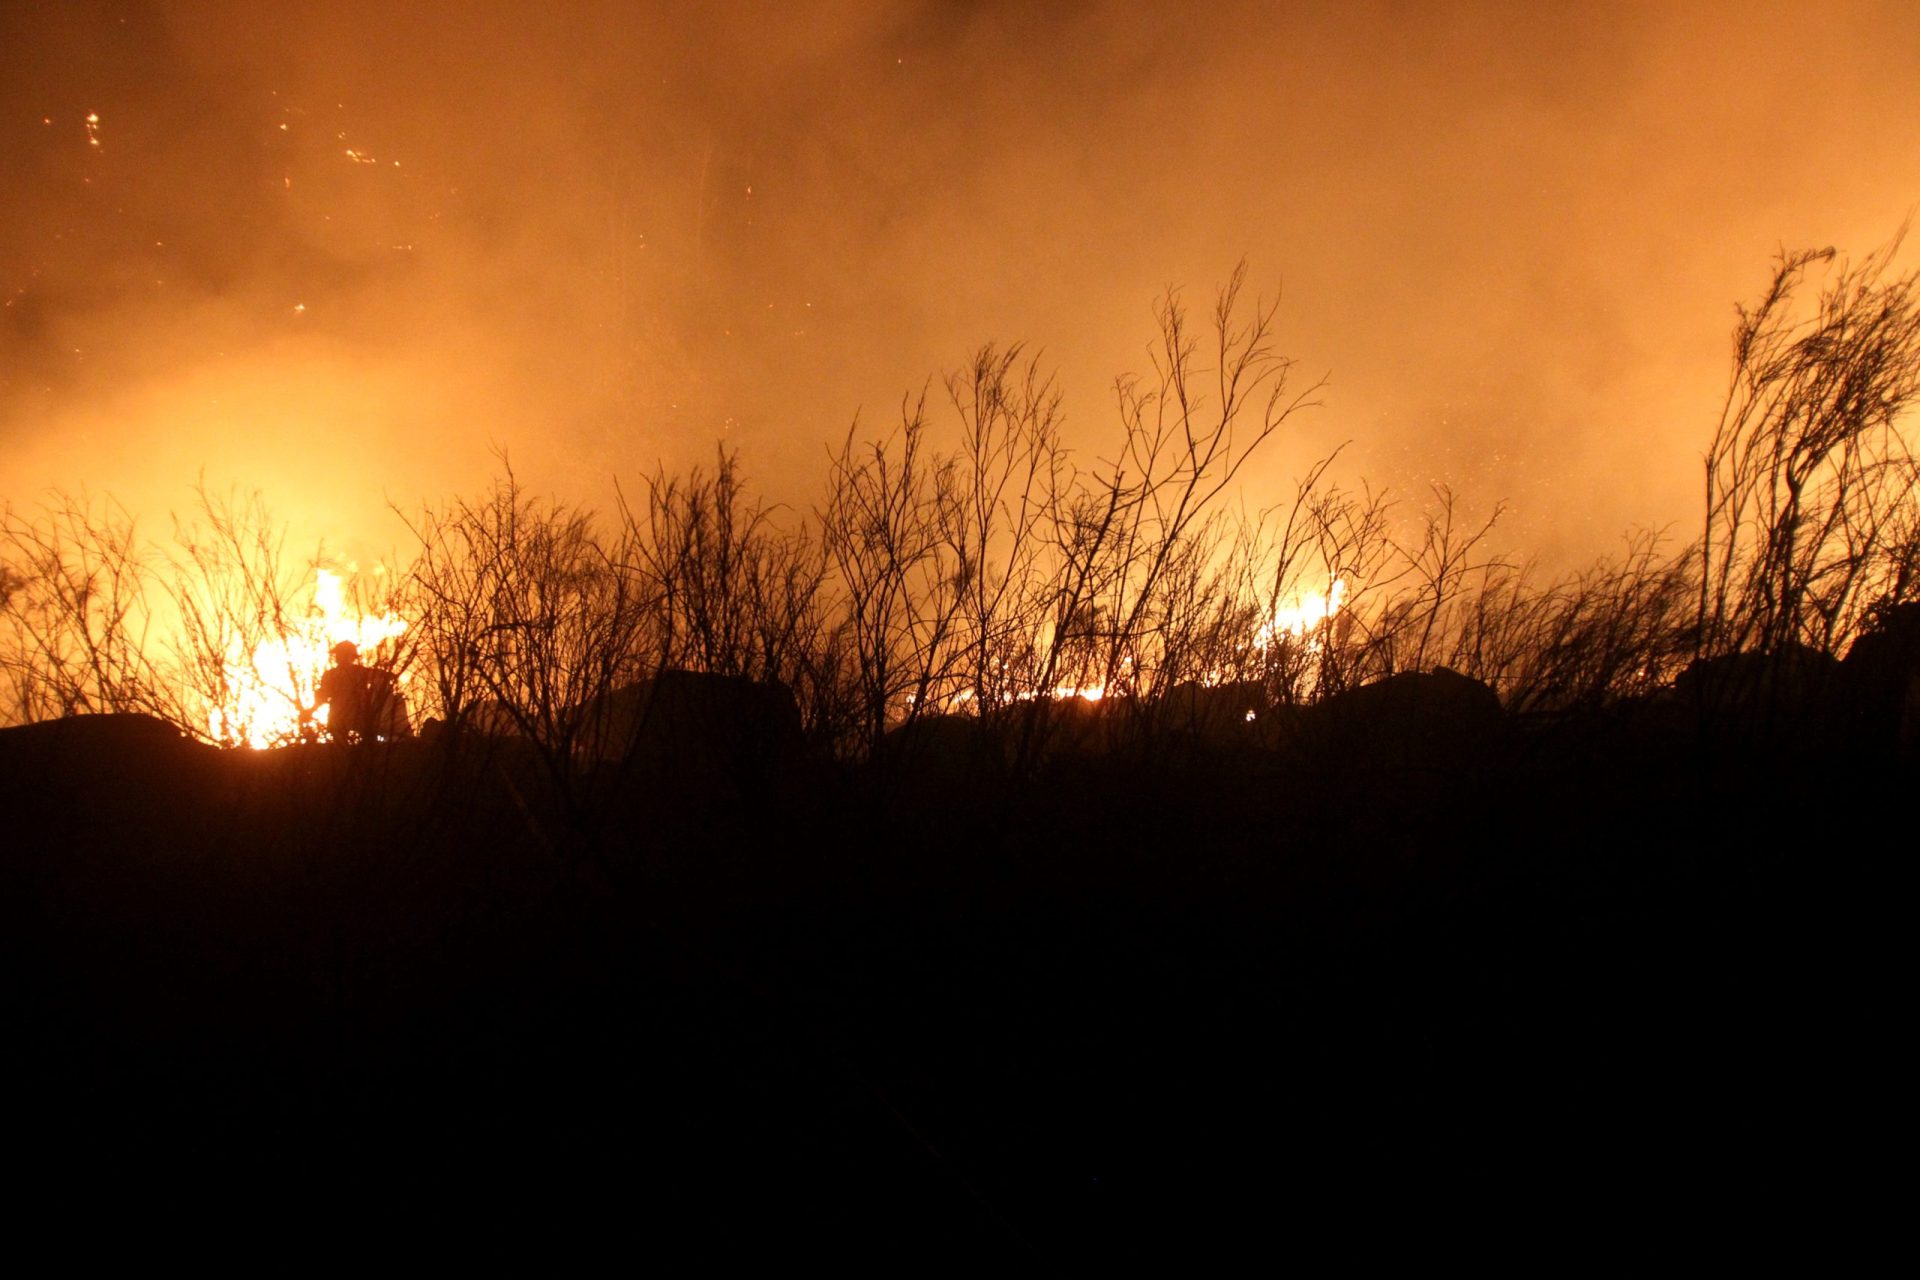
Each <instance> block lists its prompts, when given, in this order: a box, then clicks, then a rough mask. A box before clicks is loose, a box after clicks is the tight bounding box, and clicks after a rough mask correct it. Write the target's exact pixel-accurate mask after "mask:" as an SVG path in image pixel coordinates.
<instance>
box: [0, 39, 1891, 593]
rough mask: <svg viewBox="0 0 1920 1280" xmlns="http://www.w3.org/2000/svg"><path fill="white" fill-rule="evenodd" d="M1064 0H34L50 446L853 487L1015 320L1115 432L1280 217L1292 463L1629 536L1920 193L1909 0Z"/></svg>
mask: <svg viewBox="0 0 1920 1280" xmlns="http://www.w3.org/2000/svg"><path fill="white" fill-rule="evenodd" d="M1034 8H1035V7H1034V6H1026V5H1015V4H992V3H986V4H964V3H923V4H903V5H895V6H872V5H861V4H844V5H839V4H814V5H799V6H777V7H773V8H769V7H767V6H758V5H740V6H737V7H715V6H711V5H691V4H689V5H646V6H636V5H632V4H624V3H606V4H579V3H561V4H552V5H541V6H527V5H518V4H515V5H506V4H501V5H492V6H477V5H469V4H444V5H392V4H386V3H379V4H376V3H344V4H327V5H313V6H305V7H303V6H292V7H289V6H273V7H271V8H263V7H261V6H258V5H254V4H239V3H212V4H177V5H158V6H147V5H129V4H109V3H96V4H68V5H63V6H59V7H41V6H34V7H27V6H9V7H8V8H7V9H6V10H5V11H4V13H0V185H3V186H4V189H5V190H6V192H7V200H6V202H5V204H4V206H0V292H4V294H5V300H6V301H7V303H8V305H7V307H6V309H5V310H4V311H3V312H0V415H3V420H0V430H3V431H4V437H3V438H4V440H5V442H6V448H5V452H4V455H0V493H4V494H5V495H6V496H7V497H9V498H11V499H12V500H14V501H16V502H20V501H30V500H31V499H32V498H33V496H34V494H35V493H36V492H37V491H39V490H41V489H43V488H44V487H46V486H48V485H52V484H63V485H67V486H70V487H72V486H79V485H82V484H84V485H87V486H90V487H91V488H93V489H95V490H112V491H115V492H118V493H121V494H122V495H124V496H126V497H127V498H128V500H129V501H130V502H131V503H133V504H134V505H136V506H139V507H141V508H143V509H146V510H151V511H159V510H164V509H165V508H166V507H167V506H169V505H178V503H179V502H180V499H181V496H182V494H183V493H184V487H185V485H186V484H188V483H189V482H191V481H192V480H193V479H194V477H195V476H196V475H198V474H200V473H201V472H202V470H203V469H204V472H205V475H206V477H207V480H208V481H209V483H211V484H213V485H214V486H215V487H223V486H225V485H228V484H238V485H242V486H245V487H258V488H261V489H263V490H264V491H265V492H266V494H267V496H268V498H269V500H270V501H271V502H272V503H273V504H274V505H275V506H276V507H277V508H279V509H280V510H282V511H283V512H285V513H286V514H288V515H289V516H290V517H292V518H294V520H295V521H296V525H297V527H298V528H299V529H300V531H301V532H302V533H303V534H311V535H313V536H319V535H321V534H325V535H328V536H329V537H330V538H331V540H332V541H333V542H335V543H336V544H340V545H344V546H348V547H353V546H362V547H365V548H367V549H369V550H374V549H378V547H379V545H380V544H381V543H382V541H383V540H390V539H392V538H394V537H395V535H396V532H397V531H396V529H395V526H394V525H393V523H392V521H391V519H390V517H388V516H386V514H385V505H386V503H387V501H388V500H389V499H392V500H396V501H399V502H401V503H402V504H403V505H411V504H412V503H414V502H416V501H418V500H419V499H422V498H428V497H438V496H442V495H444V494H446V493H448V492H450V491H451V490H454V489H458V488H465V487H470V486H472V485H473V484H475V483H476V482H478V481H479V480H480V479H481V477H483V476H484V475H485V474H486V472H487V470H488V469H489V467H491V466H492V465H493V458H492V451H493V450H494V449H496V448H504V449H506V450H508V451H509V452H510V454H511V456H512V458H513V459H514V462H515V464H516V466H517V467H518V468H520V469H521V471H522V473H523V475H525V476H526V477H527V478H529V479H531V480H533V481H534V482H535V483H536V484H538V485H540V486H541V487H543V488H553V489H556V490H559V491H561V492H565V493H568V494H571V495H575V496H578V497H581V498H583V499H586V500H588V501H599V500H601V499H602V497H603V496H604V495H605V493H606V489H607V482H608V480H609V478H610V477H613V476H616V475H627V476H631V475H632V473H633V472H634V471H636V470H638V469H641V468H645V467H648V466H650V465H651V464H653V463H654V462H655V461H656V460H665V461H666V462H667V463H668V464H669V465H673V466H684V465H689V464H692V463H697V462H700V461H702V460H704V459H706V458H708V457H710V455H711V451H712V449H713V447H714V445H715V443H716V442H721V441H724V442H726V443H729V444H731V445H735V446H737V447H739V448H740V449H741V450H742V451H743V454H744V457H745V461H746V464H747V466H748V468H749V470H750V472H752V473H753V474H754V475H756V476H757V477H758V478H759V479H760V481H761V482H762V485H763V487H765V488H767V489H769V490H771V491H772V492H773V493H774V494H775V495H776V496H779V497H783V498H786V499H788V500H790V501H794V502H797V503H802V504H805V503H809V502H811V501H812V500H813V498H814V496H815V492H816V490H815V486H816V484H817V482H818V479H819V477H820V475H821V473H822V470H823V468H822V465H821V464H822V461H823V458H824V449H825V445H826V443H827V442H828V441H829V440H832V439H835V438H837V437H838V436H839V435H840V434H841V433H843V432H844V431H845V429H846V427H847V425H848V423H849V422H850V421H851V420H852V419H853V417H854V415H855V414H856V412H858V413H860V414H861V415H862V418H863V421H868V422H873V423H876V424H884V423H885V422H886V421H887V420H888V419H890V418H891V417H892V416H893V415H895V414H897V412H898V408H899V401H900V398H901V397H902V395H903V394H904V393H908V392H911V391H917V390H918V388H919V387H920V386H921V384H922V382H923V381H924V380H925V379H926V378H927V377H928V376H929V375H932V374H936V373H937V372H938V371H939V370H941V369H942V368H945V367H951V366H953V365H954V364H956V363H958V362H960V361H961V360H963V359H964V358H965V357H966V355H967V354H968V352H969V351H970V350H971V349H972V348H973V347H974V346H976V345H978V344H979V343H981V342H984V341H987V340H998V341H1002V342H1006V341H1015V340H1024V341H1027V342H1030V343H1032V344H1033V345H1034V346H1035V347H1036V348H1039V349H1042V350H1044V352H1045V353H1046V358H1047V359H1048V361H1049V362H1050V363H1052V364H1054V365H1056V366H1057V367H1058V368H1059V370H1060V372H1061V376H1062V380H1063V385H1064V387H1065V390H1066V392H1067V395H1068V402H1067V403H1068V411H1069V415H1070V429H1071V434H1072V438H1073V440H1074V442H1075V443H1076V444H1077V445H1079V446H1080V447H1081V448H1082V449H1084V450H1085V451H1087V452H1088V453H1093V452H1097V451H1098V449H1099V445H1100V442H1101V440H1102V439H1103V438H1104V437H1105V433H1106V431H1107V429H1108V428H1109V426H1110V424H1111V422H1112V418H1113V414H1112V408H1111V397H1110V392H1109V386H1110V383H1111V380H1112V378H1113V376H1114V375H1115V374H1117V373H1120V372H1122V371H1125V370H1130V369H1131V370H1139V369H1142V368H1144V367H1145V365H1146V354H1145V350H1144V348H1145V344H1146V342H1147V340H1148V338H1149V337H1150V336H1151V318H1150V310H1149V307H1150V303H1151V301H1152V300H1153V298H1154V296H1155V295H1156V294H1157V293H1158V292H1160V291H1161V290H1162V289H1163V288H1165V287H1166V286H1168V285H1176V286H1183V287H1184V288H1185V290H1186V297H1187V298H1188V300H1189V302H1191V303H1192V304H1194V306H1195V308H1196V309H1197V310H1204V309H1205V307H1206V306H1207V305H1208V303H1209V300H1210V295H1211V292H1212V290H1213V289H1214V288H1215V286H1216V285H1217V284H1218V283H1219V282H1221V281H1222V280H1224V279H1225V278H1226V276H1227V275H1228V273H1229V272H1230V271H1231V270H1232V269H1233V266H1234V264H1235V262H1236V261H1238V260H1239V259H1241V258H1242V257H1245V258H1246V259H1247V260H1248V261H1249V264H1250V273H1251V280H1252V282H1253V283H1254V284H1255V285H1258V286H1261V287H1263V288H1265V289H1266V290H1267V291H1268V292H1271V291H1273V290H1274V289H1276V288H1279V287H1280V286H1281V285H1282V284H1284V288H1285V301H1284V304H1283V307H1282V310H1281V313H1280V335H1279V341H1280V346H1281V348H1282V349H1283V350H1285V351H1286V352H1288V353H1290V354H1292V355H1294V356H1295V357H1297V358H1298V360H1299V361H1300V372H1301V376H1302V377H1304V378H1307V379H1309V380H1310V379H1312V378H1315V377H1318V376H1319V375H1320V374H1322V373H1325V374H1327V375H1329V377H1330V383H1329V386H1328V388H1327V391H1326V394H1325V399H1326V407H1325V408H1324V409H1323V410H1321V411H1319V412H1318V413H1317V414H1316V415H1315V416H1314V417H1313V418H1312V419H1311V420H1310V421H1305V422H1304V424H1303V426H1302V427H1301V430H1300V433H1299V434H1298V436H1297V437H1296V438H1294V439H1292V440H1290V441H1289V442H1288V443H1287V444H1285V445H1284V446H1283V447H1282V448H1281V449H1280V450H1279V451H1277V452H1275V453H1274V454H1273V455H1272V456H1271V457H1270V458H1269V459H1267V462H1266V466H1265V468H1264V469H1263V470H1261V471H1259V472H1258V473H1256V474H1255V476H1254V477H1253V478H1254V481H1255V483H1256V485H1257V486H1261V487H1263V488H1265V489H1266V490H1267V491H1270V492H1271V493H1272V494H1273V495H1274V496H1278V493H1279V491H1280V490H1281V489H1282V488H1283V487H1284V486H1285V484H1286V482H1287V480H1288V479H1289V477H1290V476H1291V475H1292V474H1293V473H1295V472H1297V471H1298V470H1300V469H1301V468H1303V467H1304V465H1305V463H1306V462H1307V460H1308V459H1309V458H1310V457H1312V456H1314V455H1316V454H1317V453H1319V452H1322V451H1324V450H1326V449H1328V448H1330V447H1332V446H1334V445H1335V444H1338V443H1339V442H1341V441H1343V440H1349V439H1350V440H1352V441H1353V442H1354V444H1353V446H1352V448H1351V449H1350V451H1349V454H1348V456H1347V459H1346V462H1347V471H1348V473H1349V474H1353V475H1361V474H1364V475H1367V476H1369V477H1370V478H1372V479H1373V480H1374V481H1375V482H1376V483H1385V484H1388V485H1391V486H1392V487H1394V488H1395V489H1397V490H1400V491H1403V492H1406V493H1408V495H1409V497H1410V499H1417V497H1418V495H1419V494H1420V492H1421V491H1422V489H1423V487H1424V486H1425V485H1426V484H1427V483H1428V482H1430V481H1436V480H1444V481H1449V482H1452V483H1454V484H1455V485H1457V486H1458V487H1460V488H1461V489H1462V490H1463V491H1464V492H1465V494H1466V495H1467V496H1468V498H1469V499H1470V500H1471V501H1473V502H1476V503H1479V504H1481V505H1482V506H1484V505H1486V504H1487V503H1490V502H1491V501H1492V500H1493V499H1495V498H1500V497H1504V498H1508V499H1510V500H1511V501H1512V503H1513V504H1514V520H1513V525H1514V528H1513V530H1512V536H1514V537H1516V538H1518V539H1520V540H1521V541H1522V542H1523V543H1524V544H1525V545H1527V546H1530V547H1533V548H1536V549H1540V550H1542V551H1544V552H1546V553H1548V554H1549V555H1569V556H1572V555H1585V554H1590V553H1592V552H1594V551H1598V550H1603V549H1605V548H1606V547H1607V546H1608V545H1609V544H1610V542H1611V539H1612V537H1613V535H1614V534H1615V533H1616V532H1618V531H1619V530H1621V529H1623V528H1625V527H1626V526H1628V525H1633V524H1639V525H1664V524H1668V523H1676V524H1678V525H1679V526H1680V528H1681V530H1682V531H1684V530H1686V529H1689V528H1690V527H1691V522H1692V520H1693V517H1694V510H1693V505H1692V504H1693V502H1694V493H1695V490H1696V488H1697V485H1696V477H1695V473H1696V470H1697V460H1698V456H1699V453H1700V450H1701V447H1702V443H1703V441H1704V439H1705V436H1706V434H1707V432H1708V431H1709V430H1710V427H1711V421H1712V417H1713V414H1714V411H1715V409H1716V407H1717V401H1718V397H1719V394H1720V390H1721V383H1722V380H1723V378H1724V371H1725V366H1726V360H1727V333H1728V331H1729V328H1730V325H1731V321H1732V315H1733V312H1732V304H1733V303H1734V302H1735V301H1736V300H1738V299H1740V298H1743V297H1748V296H1750V295H1751V294H1752V293H1753V292H1754V291H1755V290H1757V289H1758V288H1759V287H1760V286H1761V284H1762V283H1763V281H1764V278H1765V274H1766V270H1767V265H1768V260H1769V258H1770V257H1771V255H1772V254H1773V253H1774V252H1775V250H1776V249H1778V248H1779V247H1781V246H1782V245H1786V246H1788V247H1795V246H1804V245H1819V244H1827V243H1835V244H1839V245H1841V246H1842V247H1845V248H1849V249H1853V250H1855V251H1859V252H1864V251H1865V250H1867V249H1869V248H1872V247H1874V246H1875V245H1877V244H1879V243H1881V242H1883V241H1884V240H1886V239H1887V237H1888V236H1889V235H1890V234H1891V233H1892V231H1893V230H1894V228H1895V227H1896V226H1897V225H1898V224H1899V223H1900V221H1901V220H1902V218H1903V217H1904V216H1905V214H1906V212H1907V210H1908V209H1909V208H1910V206H1911V205H1912V204H1913V202H1914V200H1915V198H1916V192H1920V153H1916V152H1915V151H1914V150H1913V148H1912V146H1911V143H1910V140H1911V138H1913V137H1914V136H1916V135H1920V99H1917V98H1915V96H1914V95H1913V94H1912V93H1911V91H1910V86H1911V85H1912V84H1913V83H1914V82H1915V79H1916V75H1917V74H1920V13H1916V12H1915V11H1914V10H1913V9H1912V7H1911V6H1907V5H1901V4H1891V3H1890V4H1883V5H1876V4H1863V5H1855V6H1842V7H1839V8H1838V9H1830V10H1823V12H1822V17H1821V19H1820V22H1819V23H1818V25H1817V26H1816V25H1814V24H1812V23H1810V22H1809V20H1808V19H1807V17H1806V12H1805V10H1804V9H1800V8H1793V7H1780V8H1755V7H1752V6H1739V7H1738V8H1733V7H1729V8H1726V9H1716V8H1712V7H1708V6H1699V7H1684V8H1682V9H1680V10H1677V11H1676V10H1672V9H1671V8H1670V7H1668V6H1646V7H1635V6H1616V5H1607V6H1591V7H1578V8H1572V9H1568V10H1566V11H1563V8H1562V7H1561V6H1548V7H1542V6H1530V5H1516V6H1505V5H1461V6H1448V7H1440V6H1429V5H1378V6H1372V7H1360V6H1317V5H1313V6H1308V5H1302V6H1296V7H1280V6H1271V5H1249V6H1245V7H1239V8H1235V7H1229V6H1221V7H1216V8H1215V9H1210V10H1208V11H1206V12H1205V13H1204V14H1203V13H1201V12H1199V11H1192V12H1187V11H1175V10H1172V9H1166V8H1163V7H1159V6H1135V5H1101V4H1083V5H1075V6H1039V7H1038V8H1039V9H1040V13H1039V14H1038V15H1036V14H1035V13H1034V12H1033V11H1032V10H1033V9H1034ZM90 113H91V114H94V115H96V116H97V117H98V119H97V121H94V122H89V121H88V119H87V117H88V115H89V114H90ZM1254 496H1255V498H1256V500H1257V498H1258V497H1259V494H1258V493H1256V494H1255V495H1254Z"/></svg>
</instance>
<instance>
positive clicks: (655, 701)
mask: <svg viewBox="0 0 1920 1280" xmlns="http://www.w3.org/2000/svg"><path fill="white" fill-rule="evenodd" d="M804 746H805V744H804V740H803V738H802V735H801V731H800V711H799V708H798V706H797V705H796V704H795V703H794V700H793V691H792V690H790V689H788V688H787V687H786V686H785V685H783V684H774V683H770V682H763V681H757V680H749V679H747V678H746V677H744V676H721V675H713V674H710V673H707V672H699V671H677V670H675V671H662V672H661V673H660V674H659V675H657V676H654V677H652V678H650V679H646V680H640V681H637V682H635V683H633V684H630V685H626V686H624V687H622V688H619V689H616V690H614V691H613V692H612V693H611V694H609V695H607V696H606V697H605V698H602V699H599V700H597V701H595V702H594V703H592V704H589V706H588V707H587V708H586V715H585V719H584V722H583V729H582V732H581V735H580V738H579V749H578V755H579V757H580V759H581V760H582V762H583V763H596V762H597V763H600V764H610V765H618V766H620V767H622V768H625V769H627V770H628V771H629V772H630V773H632V774H633V775H635V776H637V777H641V778H650V779H655V780H660V781H663V782H672V783H674V784H676V785H678V784H689V785H692V784H698V783H701V782H709V783H713V784H716V785H721V786H740V785H746V786H756V785H761V784H764V783H766V782H768V781H771V780H772V779H773V778H775V777H776V776H778V775H779V774H781V773H782V772H783V771H785V770H787V769H790V768H791V767H792V766H794V765H795V764H797V763H798V761H799V760H800V758H801V756H802V754H803V751H804Z"/></svg>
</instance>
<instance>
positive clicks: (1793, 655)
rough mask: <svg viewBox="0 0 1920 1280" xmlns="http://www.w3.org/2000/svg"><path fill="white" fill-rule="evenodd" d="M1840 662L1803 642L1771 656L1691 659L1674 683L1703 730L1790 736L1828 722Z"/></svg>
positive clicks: (1677, 692)
mask: <svg viewBox="0 0 1920 1280" xmlns="http://www.w3.org/2000/svg"><path fill="white" fill-rule="evenodd" d="M1839 676H1840V664H1839V663H1838V662H1836V661H1834V659H1833V657H1832V656H1831V655H1830V654H1826V653H1822V652H1821V651H1820V650H1818V649H1814V648H1810V647H1809V646H1807V645H1803V644H1787V645H1784V646H1782V647H1781V648H1779V649H1777V650H1775V651H1774V652H1772V653H1758V652H1744V653H1727V654H1721V655H1719V656H1718V657H1713V658H1696V659H1694V660H1693V661H1692V662H1690V663H1688V664H1687V669H1686V670H1685V671H1682V672H1681V673H1680V675H1679V677H1678V678H1677V679H1676V680H1675V681H1674V691H1675V693H1676V694H1678V695H1679V698H1680V700H1681V702H1682V703H1683V704H1684V705H1686V706H1687V707H1688V708H1690V709H1691V710H1692V711H1694V712H1695V714H1696V715H1697V716H1698V717H1699V719H1700V722H1701V724H1702V725H1704V726H1706V727H1707V728H1709V729H1714V730H1720V731H1733V732H1741V733H1776V732H1794V731H1801V730H1806V729H1811V728H1815V727H1818V726H1821V725H1824V724H1826V723H1828V722H1829V721H1831V719H1832V717H1833V711H1834V709H1835V705H1836V702H1835V699H1836V696H1837V694H1838V693H1839V690H1840V679H1839Z"/></svg>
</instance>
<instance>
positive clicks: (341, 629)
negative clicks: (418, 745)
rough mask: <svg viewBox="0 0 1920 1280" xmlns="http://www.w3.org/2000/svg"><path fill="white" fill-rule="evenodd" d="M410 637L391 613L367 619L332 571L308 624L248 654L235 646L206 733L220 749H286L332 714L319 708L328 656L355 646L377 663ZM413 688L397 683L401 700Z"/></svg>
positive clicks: (316, 593) (316, 592) (321, 574)
mask: <svg viewBox="0 0 1920 1280" xmlns="http://www.w3.org/2000/svg"><path fill="white" fill-rule="evenodd" d="M406 630H407V623H406V620H405V619H403V618H401V617H399V616H398V615H396V614H393V613H384V614H379V615H373V614H362V613H360V612H358V611H357V610H355V609H354V608H353V607H352V606H351V605H350V604H349V603H348V600H347V584H346V580H345V579H344V578H342V577H341V576H340V575H339V574H337V573H334V572H332V571H330V570H327V569H321V570H319V571H318V573H317V576H316V578H315V581H314V585H313V597H312V603H311V605H310V606H309V608H308V610H307V614H306V616H305V617H304V618H301V619H299V620H297V621H296V622H294V623H293V624H292V625H291V626H290V628H289V629H288V630H287V631H285V632H284V633H282V634H281V635H278V636H273V637H270V638H268V639H266V640H263V641H261V642H260V643H258V644H257V645H255V646H254V647H253V649H252V651H251V652H249V651H248V650H247V649H246V647H245V645H244V643H236V644H235V645H234V647H233V648H232V649H231V650H230V651H229V652H228V654H227V659H226V677H227V688H228V692H227V697H226V700H225V702H223V703H222V704H221V705H220V706H217V707H215V708H213V709H212V710H211V711H209V712H208V714H207V732H208V734H209V735H211V736H212V738H213V739H214V740H215V741H216V742H221V743H226V744H230V745H235V746H240V745H244V746H248V747H252V748H254V749H255V750H262V749H265V748H267V747H281V746H287V745H290V744H292V743H295V742H298V741H300V740H301V739H302V738H303V737H306V736H310V733H309V732H308V726H312V727H313V729H314V730H324V729H325V727H326V723H327V708H325V707H320V708H318V709H317V710H316V709H315V708H314V702H315V696H316V693H317V691H318V689H319V686H320V677H321V676H322V675H324V674H325V672H326V669H327V667H328V665H329V663H330V661H331V659H330V658H329V656H328V654H329V652H330V651H331V650H332V648H333V646H334V645H336V644H338V643H340V642H341V641H342V640H351V641H352V642H353V643H354V644H355V645H356V646H357V647H358V648H359V649H360V652H361V654H362V660H363V661H365V662H369V663H370V662H373V661H374V660H375V659H376V657H377V656H378V654H379V651H380V648H381V646H382V645H389V646H390V645H391V642H393V641H396V640H398V639H399V638H400V637H401V636H402V635H403V634H405V632H406ZM407 682H408V676H407V674H406V673H404V672H403V673H401V674H400V676H399V681H398V683H399V685H400V687H401V692H402V696H403V697H404V696H405V688H406V685H407Z"/></svg>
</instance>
